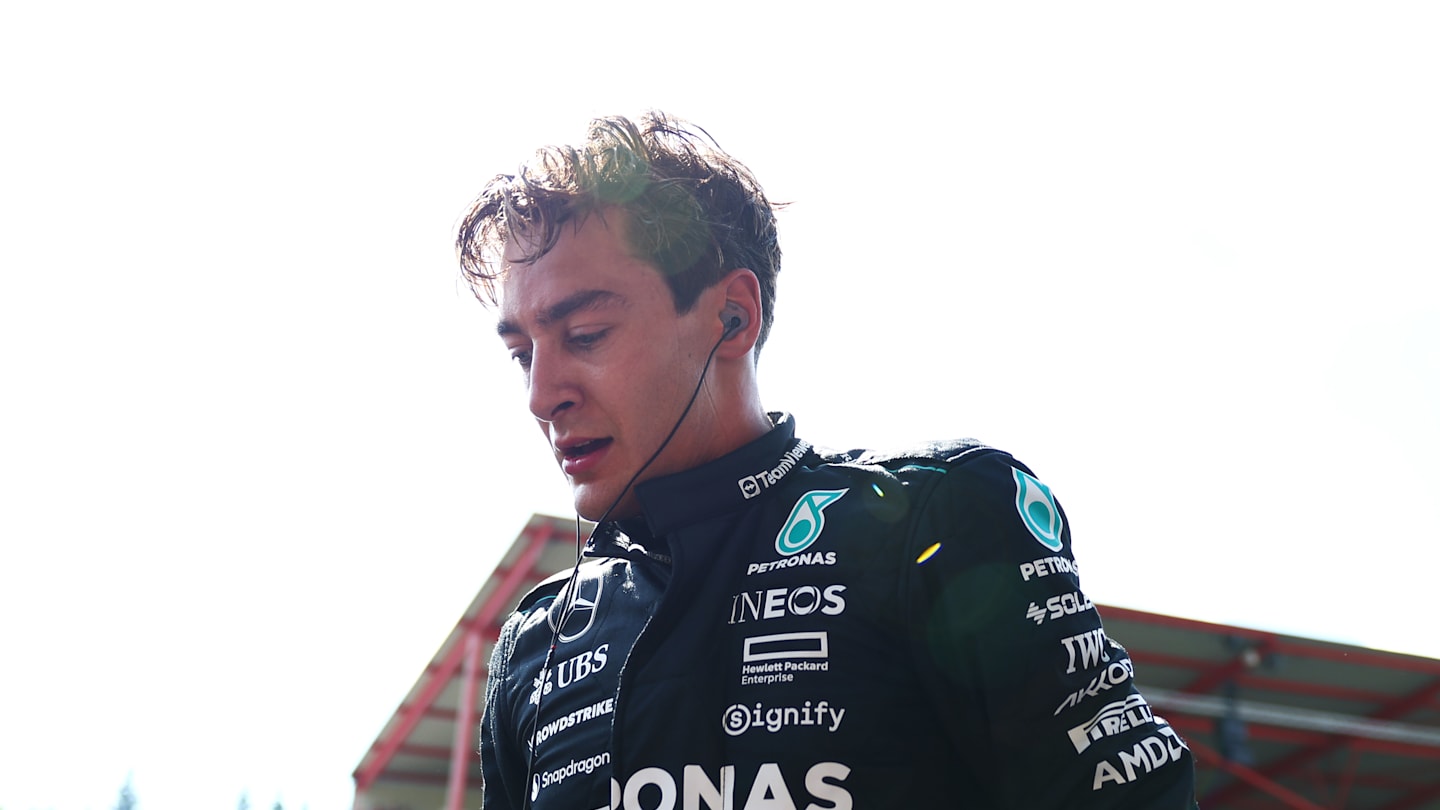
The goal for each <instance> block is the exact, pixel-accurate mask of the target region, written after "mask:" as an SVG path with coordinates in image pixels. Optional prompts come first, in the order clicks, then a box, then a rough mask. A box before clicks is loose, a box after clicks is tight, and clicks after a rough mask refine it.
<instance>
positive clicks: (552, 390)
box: [529, 347, 580, 422]
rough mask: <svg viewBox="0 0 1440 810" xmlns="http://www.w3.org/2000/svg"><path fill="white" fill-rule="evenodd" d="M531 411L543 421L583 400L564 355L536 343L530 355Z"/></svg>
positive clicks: (555, 416)
mask: <svg viewBox="0 0 1440 810" xmlns="http://www.w3.org/2000/svg"><path fill="white" fill-rule="evenodd" d="M529 382H530V413H532V414H534V415H535V418H536V419H539V420H540V421H542V422H554V421H555V420H556V419H557V418H559V416H560V414H561V412H563V411H565V410H567V409H569V408H573V407H575V406H576V405H577V404H579V402H580V393H579V389H578V386H576V384H575V381H574V380H573V378H572V375H571V374H570V372H569V370H568V369H567V367H566V364H565V362H564V359H563V358H561V357H557V356H555V355H553V354H551V353H550V352H542V351H541V350H539V348H538V347H537V348H536V350H534V353H533V354H532V355H531V357H530V380H529Z"/></svg>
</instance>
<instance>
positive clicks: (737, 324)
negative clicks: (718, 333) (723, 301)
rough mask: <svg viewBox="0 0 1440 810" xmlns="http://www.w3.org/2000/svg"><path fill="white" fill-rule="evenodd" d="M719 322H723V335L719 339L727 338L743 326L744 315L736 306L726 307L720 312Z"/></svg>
mask: <svg viewBox="0 0 1440 810" xmlns="http://www.w3.org/2000/svg"><path fill="white" fill-rule="evenodd" d="M720 322H721V323H723V324H725V335H724V337H722V338H720V339H721V340H729V339H730V338H732V337H734V336H735V335H736V333H738V332H739V331H740V330H741V329H744V328H745V316H744V314H743V313H741V312H740V310H739V308H738V307H735V308H731V307H726V308H725V311H724V312H722V313H720Z"/></svg>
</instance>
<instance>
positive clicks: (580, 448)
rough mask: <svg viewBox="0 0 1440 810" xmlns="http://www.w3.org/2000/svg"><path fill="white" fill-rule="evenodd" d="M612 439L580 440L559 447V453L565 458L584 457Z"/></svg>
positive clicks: (601, 447) (607, 444) (606, 444)
mask: <svg viewBox="0 0 1440 810" xmlns="http://www.w3.org/2000/svg"><path fill="white" fill-rule="evenodd" d="M613 441H614V439H591V440H589V441H585V442H580V443H579V444H572V445H568V446H566V447H562V448H560V455H561V456H563V457H564V458H566V459H567V460H570V459H579V458H584V457H585V456H588V455H590V454H591V453H594V452H596V451H598V450H601V449H603V448H605V447H607V446H609V444H610V443H611V442H613Z"/></svg>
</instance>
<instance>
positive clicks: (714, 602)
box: [458, 114, 1194, 810]
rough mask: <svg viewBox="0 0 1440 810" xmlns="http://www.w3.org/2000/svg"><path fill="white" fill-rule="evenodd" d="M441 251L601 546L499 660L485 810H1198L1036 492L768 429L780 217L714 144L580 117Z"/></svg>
mask: <svg viewBox="0 0 1440 810" xmlns="http://www.w3.org/2000/svg"><path fill="white" fill-rule="evenodd" d="M458 248H459V252H460V257H461V264H462V266H463V268H464V271H465V273H466V276H467V278H468V279H469V281H470V282H471V283H472V285H473V286H474V288H475V290H476V292H477V295H479V296H481V298H482V299H483V300H486V301H488V302H491V303H495V304H498V306H499V314H500V322H499V333H500V336H501V338H503V340H504V342H505V344H506V346H507V347H508V348H509V350H510V353H511V356H512V357H514V359H515V360H516V362H517V363H518V364H519V366H520V369H521V371H522V372H523V374H524V378H525V382H526V385H527V386H528V390H529V407H530V410H531V412H532V413H533V415H534V416H535V419H536V420H537V421H538V423H539V425H540V428H541V430H542V432H543V433H544V434H545V437H546V439H547V441H548V442H549V444H550V448H551V451H552V452H553V453H554V455H555V459H556V461H557V463H558V464H559V465H560V468H561V470H562V471H563V472H564V474H565V476H566V478H567V479H568V480H569V482H570V484H571V487H572V489H573V491H574V494H575V508H576V511H577V512H578V513H579V514H580V515H581V516H583V517H585V518H588V519H591V520H595V521H599V526H598V527H597V529H596V531H595V533H594V535H593V537H592V538H591V539H590V540H589V542H588V543H587V544H586V546H585V562H583V564H577V567H576V569H575V570H574V571H572V572H569V573H568V574H566V575H561V576H557V577H555V578H552V579H551V580H550V581H548V582H546V583H544V584H542V585H541V586H539V587H538V588H537V589H535V590H534V591H533V592H532V593H530V594H529V595H528V596H526V597H525V598H524V599H523V600H522V601H521V603H520V605H519V606H518V608H517V610H516V611H515V613H514V614H512V615H511V616H510V618H509V620H508V621H507V622H506V623H505V627H504V629H503V631H502V632H501V636H500V639H499V641H498V643H497V645H496V647H495V651H494V654H493V657H492V660H491V664H490V674H489V687H488V690H487V695H486V708H485V719H484V722H483V727H482V730H481V737H480V748H481V757H482V760H483V765H484V774H485V794H484V796H485V807H486V808H487V809H488V810H501V809H502V808H505V809H508V808H525V807H533V808H540V809H542V810H548V809H549V808H571V809H573V808H579V809H580V810H591V808H625V810H640V809H641V808H644V810H656V809H657V808H658V809H659V810H672V809H675V810H699V808H707V809H708V810H721V809H722V808H724V810H737V809H738V808H746V809H747V810H755V809H756V808H766V809H767V810H781V809H783V810H821V809H822V808H841V809H845V808H852V807H853V808H931V807H956V808H1000V807H1006V808H1025V810H1032V809H1033V808H1061V807H1064V808H1072V807H1087V808H1088V807H1125V808H1189V807H1192V806H1193V805H1194V799H1193V767H1192V763H1191V758H1190V753H1189V751H1188V749H1187V748H1186V746H1185V744H1184V742H1182V741H1181V739H1180V738H1179V736H1178V735H1176V733H1175V732H1174V731H1173V730H1172V729H1171V728H1170V726H1169V725H1168V724H1166V723H1165V721H1164V720H1162V719H1161V718H1159V717H1156V716H1155V715H1154V713H1153V712H1152V711H1151V710H1150V707H1149V706H1148V704H1146V702H1145V700H1144V698H1143V697H1142V696H1141V695H1140V694H1139V693H1138V692H1137V691H1136V689H1135V686H1134V668H1133V666H1132V664H1131V662H1130V659H1129V657H1128V655H1127V654H1126V652H1125V650H1124V649H1123V648H1122V647H1120V646H1119V645H1117V644H1115V643H1114V642H1112V641H1110V640H1109V639H1108V638H1106V636H1105V634H1104V630H1103V629H1102V627H1101V624H1100V619H1099V617H1098V616H1097V615H1096V612H1095V609H1094V607H1093V605H1092V604H1091V602H1090V601H1089V599H1087V598H1086V597H1085V596H1084V595H1083V594H1082V593H1081V591H1080V587H1079V580H1078V578H1077V576H1076V573H1075V564H1074V559H1073V557H1072V556H1071V553H1070V530H1069V526H1068V524H1067V523H1066V521H1065V516H1064V513H1063V511H1062V510H1061V509H1060V507H1059V505H1058V504H1057V503H1056V502H1055V500H1054V499H1053V497H1052V496H1051V494H1050V491H1049V489H1048V488H1046V486H1045V485H1044V484H1042V483H1041V482H1040V481H1038V480H1037V479H1036V478H1035V477H1034V476H1033V475H1032V474H1031V472H1030V470H1029V469H1027V468H1026V467H1025V466H1023V465H1021V464H1020V463H1019V462H1017V461H1015V460H1014V459H1012V458H1011V457H1010V456H1009V455H1007V454H1005V453H1003V452H1001V451H999V450H995V449H992V448H988V447H985V446H983V445H980V444H977V443H975V442H970V441H961V442H946V443H937V444H932V445H928V446H925V447H920V448H913V449H910V450H907V451H903V452H896V453H879V452H865V451H852V452H849V453H843V454H824V453H821V452H820V451H817V450H816V449H814V448H813V447H811V446H810V445H809V444H808V443H806V442H804V441H803V440H800V439H798V438H796V437H795V422H794V420H793V419H791V418H790V417H789V416H788V415H785V414H780V413H767V412H766V411H765V409H764V408H763V407H762V406H761V400H760V394H759V389H758V387H757V384H756V375H755V363H756V357H757V355H758V353H759V351H760V347H761V345H762V344H763V343H764V340H765V337H766V335H767V334H768V332H769V329H770V325H771V323H772V320H773V317H774V302H775V277H776V274H777V272H778V270H779V265H780V249H779V244H778V241H777V238H776V230H775V221H774V214H773V210H772V206H771V204H770V202H769V201H768V200H767V199H766V197H765V195H764V193H763V191H762V190H761V188H760V186H759V184H758V183H756V181H755V179H754V178H753V177H752V176H751V174H750V172H749V171H748V170H746V169H745V167H743V166H742V165H740V164H739V163H738V162H736V161H735V160H734V159H733V158H731V157H730V156H729V155H727V154H725V153H724V152H723V151H721V150H720V149H719V148H718V147H717V146H715V145H714V144H713V142H711V141H710V140H709V139H708V137H704V136H702V135H699V134H697V133H696V131H694V130H692V129H691V128H688V127H687V126H686V125H684V124H682V123H680V122H677V121H675V120H673V119H669V118H666V117H664V116H663V115H659V114H651V115H649V116H646V117H644V118H642V119H641V120H639V121H638V122H633V123H632V122H631V121H628V120H626V119H623V118H610V119H604V120H600V121H596V122H593V123H592V125H591V129H590V132H589V135H588V137H587V139H586V141H585V142H584V143H583V144H581V145H579V146H576V147H554V148H550V149H546V150H542V151H541V152H540V153H539V154H538V155H537V157H536V159H535V160H534V161H532V162H531V163H530V164H528V165H527V166H526V167H525V168H523V169H522V170H521V171H520V172H519V173H518V174H516V175H513V176H511V175H501V176H500V177H497V178H496V179H495V180H493V181H492V182H491V183H490V184H489V185H488V186H487V188H486V189H485V190H484V192H483V193H482V194H481V196H480V198H479V199H478V200H477V201H476V203H475V204H474V205H473V207H472V208H471V210H470V211H469V212H468V214H467V216H466V217H465V219H464V221H463V223H462V225H461V228H460V233H459V238H458ZM1051 605H1054V606H1055V609H1053V610H1052V609H1050V607H1049V606H1051ZM1041 606H1045V607H1041Z"/></svg>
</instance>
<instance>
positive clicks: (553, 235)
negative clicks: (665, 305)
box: [455, 112, 780, 351]
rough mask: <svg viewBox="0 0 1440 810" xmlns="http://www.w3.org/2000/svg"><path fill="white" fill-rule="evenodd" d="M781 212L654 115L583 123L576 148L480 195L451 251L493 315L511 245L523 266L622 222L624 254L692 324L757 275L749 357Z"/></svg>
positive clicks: (767, 317)
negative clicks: (582, 234) (595, 219)
mask: <svg viewBox="0 0 1440 810" xmlns="http://www.w3.org/2000/svg"><path fill="white" fill-rule="evenodd" d="M778 207H779V206H777V205H774V204H772V203H771V202H770V200H769V199H767V198H766V197H765V192H764V191H763V190H762V189H761V188H760V184H759V183H758V182H756V180H755V177H754V175H752V174H751V173H750V170H749V169H748V168H746V167H745V166H744V164H742V163H740V162H739V161H738V160H736V159H735V158H733V157H731V156H730V155H729V154H728V153H727V152H725V150H723V149H721V148H720V146H719V144H718V143H716V142H715V140H714V139H713V138H711V137H710V135H709V133H707V132H705V131H704V130H703V129H700V128H699V127H696V126H694V125H693V124H688V123H686V122H684V121H681V120H679V119H676V118H672V117H670V116H668V115H665V114H664V113H660V112H649V113H646V114H644V115H642V116H640V117H639V119H638V120H636V121H631V120H630V119H628V118H624V117H620V116H612V117H607V118H597V119H595V120H593V121H591V122H590V126H589V128H588V130H587V132H586V137H585V140H584V142H583V143H581V144H579V145H577V146H547V147H544V148H542V149H540V150H538V151H537V152H536V153H535V156H534V158H533V159H531V160H530V161H529V162H528V163H526V164H524V165H522V166H521V167H520V169H519V170H518V171H517V172H516V173H515V174H501V175H497V176H496V177H495V178H494V179H492V180H491V181H490V182H489V183H488V184H486V186H485V188H484V190H483V191H481V192H480V196H479V197H477V198H476V200H475V201H474V202H473V203H471V205H470V207H469V209H468V210H467V211H466V212H465V216H464V218H463V219H462V220H461V223H460V227H459V231H458V233H457V235H456V239H455V248H456V252H457V254H458V256H459V259H460V269H461V273H462V274H463V275H464V277H465V280H466V282H468V283H469V285H470V289H471V291H472V292H474V294H475V296H476V297H477V298H479V299H480V300H481V301H482V302H485V303H487V304H492V305H493V304H495V303H498V296H497V290H496V286H497V282H498V281H499V279H500V278H501V276H502V275H503V274H504V271H505V267H504V261H503V259H502V257H503V256H504V253H505V248H506V244H507V243H508V242H512V241H513V242H514V245H513V246H512V250H514V248H515V247H519V248H520V249H521V250H522V251H523V253H522V254H520V255H516V254H514V253H512V255H511V259H512V261H513V262H515V263H531V262H534V261H536V260H537V259H539V258H540V257H541V256H544V255H545V254H546V253H547V252H549V251H550V250H551V249H552V248H553V247H554V246H555V243H556V241H558V240H559V238H560V236H561V233H562V228H564V227H566V226H567V225H569V226H572V227H574V226H578V225H579V224H581V223H583V222H584V221H585V218H586V217H589V216H592V215H598V216H601V217H605V216H606V214H608V213H610V212H612V211H619V212H623V217H621V218H620V219H621V220H622V222H623V225H622V230H623V233H624V235H625V240H626V243H627V247H628V249H629V250H630V252H631V254H632V255H633V256H635V257H636V258H639V259H642V260H645V261H647V262H649V263H650V264H652V265H654V266H655V268H656V269H658V270H659V271H660V273H661V275H662V276H663V277H664V278H665V281H666V284H668V285H669V287H670V294H671V297H672V298H673V299H674V302H675V309H676V311H678V312H681V313H685V312H689V311H690V310H691V309H692V308H693V307H694V306H695V302H696V301H697V300H698V298H699V296H700V293H701V292H702V291H703V290H705V289H707V288H709V287H711V286H714V285H715V284H716V283H718V282H719V281H720V279H721V278H723V277H724V276H725V275H726V274H727V273H729V272H730V271H732V270H736V269H739V268H748V269H749V270H750V271H752V272H753V273H755V276H756V278H757V279H758V280H759V282H760V303H761V306H762V308H763V313H762V318H761V326H760V336H759V340H758V342H757V344H756V347H757V351H758V349H759V347H760V346H763V345H764V343H765V339H766V338H767V337H768V336H769V334H770V326H771V324H772V323H773V322H774V319H775V277H776V275H777V274H778V273H779V272H780V242H779V237H778V234H777V230H776V226H775V209H776V208H778ZM517 237H519V238H517Z"/></svg>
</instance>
